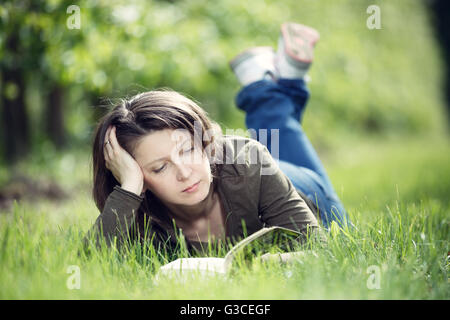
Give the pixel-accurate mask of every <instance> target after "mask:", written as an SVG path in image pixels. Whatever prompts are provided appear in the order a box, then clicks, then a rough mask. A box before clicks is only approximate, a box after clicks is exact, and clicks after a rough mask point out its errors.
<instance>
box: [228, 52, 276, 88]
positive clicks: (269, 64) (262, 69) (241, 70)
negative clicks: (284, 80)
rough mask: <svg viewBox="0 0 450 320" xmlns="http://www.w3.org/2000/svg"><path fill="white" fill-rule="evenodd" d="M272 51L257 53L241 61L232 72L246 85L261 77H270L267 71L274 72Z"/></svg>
mask: <svg viewBox="0 0 450 320" xmlns="http://www.w3.org/2000/svg"><path fill="white" fill-rule="evenodd" d="M273 57H274V54H273V52H267V54H265V53H264V54H258V55H255V56H253V57H251V58H249V59H246V60H244V61H243V62H241V63H240V64H239V65H238V66H237V67H236V68H235V69H234V73H235V75H236V77H237V78H238V80H239V82H240V83H241V84H242V85H243V86H246V85H248V84H250V83H252V82H256V81H259V80H263V79H271V77H270V76H268V72H269V73H272V74H273V75H274V74H275V67H274V65H273Z"/></svg>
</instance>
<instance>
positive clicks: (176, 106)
mask: <svg viewBox="0 0 450 320" xmlns="http://www.w3.org/2000/svg"><path fill="white" fill-rule="evenodd" d="M109 126H115V127H116V136H117V141H118V142H119V144H120V146H121V147H122V148H123V149H125V150H126V151H127V152H128V153H130V154H133V150H134V148H135V146H136V144H137V142H138V141H139V139H141V138H143V137H145V136H146V135H148V134H150V133H152V132H155V131H158V130H164V129H174V130H176V129H186V130H188V131H189V132H190V133H191V135H192V136H193V137H194V133H195V130H197V131H198V126H200V128H201V134H202V137H205V136H208V139H202V148H203V151H205V149H206V148H208V149H209V150H210V152H209V153H208V152H207V155H208V157H209V156H210V155H211V154H214V153H215V150H216V148H217V143H218V141H219V139H218V138H219V137H221V135H222V131H221V129H220V126H219V125H218V124H217V123H216V122H214V121H212V120H211V119H210V118H209V117H208V114H207V112H206V111H205V110H204V109H202V108H201V107H200V106H199V105H198V104H197V103H195V102H194V101H192V100H191V99H189V98H187V97H185V96H183V95H182V94H180V93H178V92H176V91H172V90H168V89H164V90H153V91H148V92H144V93H140V94H137V95H135V96H133V97H131V98H130V99H123V100H122V101H121V102H120V103H119V104H117V105H115V106H114V107H113V109H112V110H111V111H110V112H109V113H108V114H106V115H105V116H104V117H103V118H102V119H101V120H100V121H99V124H98V126H97V128H96V131H95V138H94V143H93V153H92V154H93V178H94V181H93V197H94V201H95V204H96V206H97V208H98V209H99V210H100V212H102V211H103V208H104V206H105V202H106V199H107V198H108V196H109V194H110V193H111V192H112V191H113V189H114V187H115V186H116V185H119V182H118V181H117V180H116V179H115V178H114V176H113V174H112V173H111V172H110V171H109V170H108V169H107V168H106V166H105V158H104V154H103V147H104V141H105V134H106V131H107V129H108V127H109ZM195 126H197V128H195ZM211 133H212V134H211ZM197 134H198V133H197ZM211 160H212V159H211V158H210V163H211V173H212V175H213V184H214V188H215V186H216V183H217V181H216V179H217V173H218V170H219V168H218V165H217V163H216V162H214V161H211ZM158 200H159V199H157V198H156V196H154V195H153V194H152V193H151V191H149V190H147V191H146V192H145V197H144V201H143V204H142V205H141V208H145V209H146V210H149V208H151V207H155V205H157V207H158V205H159V206H161V205H162V203H161V202H160V201H158ZM157 211H158V212H152V213H150V212H148V214H152V217H153V218H154V220H155V221H157V222H158V221H159V222H162V221H164V220H165V221H166V222H167V220H166V218H167V217H164V216H163V212H162V211H163V210H157Z"/></svg>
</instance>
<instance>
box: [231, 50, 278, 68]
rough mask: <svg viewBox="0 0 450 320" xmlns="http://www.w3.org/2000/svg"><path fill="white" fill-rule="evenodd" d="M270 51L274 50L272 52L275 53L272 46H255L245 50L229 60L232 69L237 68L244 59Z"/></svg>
mask: <svg viewBox="0 0 450 320" xmlns="http://www.w3.org/2000/svg"><path fill="white" fill-rule="evenodd" d="M268 51H272V53H273V54H274V55H275V50H274V49H273V48H272V47H254V48H250V49H247V50H244V51H243V52H241V53H239V54H238V55H237V56H236V57H234V58H233V59H232V60H231V61H230V62H229V65H230V68H231V70H233V71H234V69H236V67H237V66H238V65H239V64H241V63H242V62H243V61H245V60H247V59H249V58H251V57H253V56H256V55H260V54H262V53H267V52H268Z"/></svg>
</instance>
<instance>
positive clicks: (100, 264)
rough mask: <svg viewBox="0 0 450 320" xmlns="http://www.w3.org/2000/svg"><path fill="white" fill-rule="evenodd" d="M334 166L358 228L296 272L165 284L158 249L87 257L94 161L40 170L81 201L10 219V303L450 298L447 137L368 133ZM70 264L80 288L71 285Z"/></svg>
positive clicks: (5, 243)
mask: <svg viewBox="0 0 450 320" xmlns="http://www.w3.org/2000/svg"><path fill="white" fill-rule="evenodd" d="M348 141H349V142H350V139H349V140H348ZM323 159H324V162H325V165H326V167H327V169H328V171H329V174H330V176H331V179H332V181H333V182H334V185H335V187H336V190H337V191H338V194H339V195H340V196H341V198H342V200H343V202H344V204H345V205H346V208H347V210H348V211H349V214H350V216H351V218H352V220H353V222H354V223H355V225H356V226H357V228H358V230H355V231H352V232H350V231H348V230H347V231H341V232H339V231H338V230H337V229H333V230H332V231H331V232H330V233H328V234H327V237H328V244H327V245H326V246H320V245H318V244H317V245H316V244H314V243H310V245H311V246H312V248H311V249H313V251H314V254H308V255H306V256H305V257H304V258H302V259H299V260H297V261H296V262H294V263H292V264H289V265H280V264H275V263H269V264H262V263H260V262H255V263H253V264H252V265H249V266H246V267H242V268H240V269H238V270H236V271H235V272H233V273H232V274H231V275H230V276H229V277H227V278H220V277H213V278H208V279H199V278H196V277H194V278H192V279H185V280H184V282H183V284H182V285H180V283H178V282H174V280H167V281H159V282H155V281H154V275H155V273H156V271H157V269H158V268H159V266H160V265H161V262H165V261H164V259H163V258H161V257H156V256H157V254H156V253H155V252H154V251H152V250H145V251H143V250H140V249H139V248H138V247H134V248H132V250H130V251H129V252H128V254H126V255H125V254H122V255H120V254H118V253H117V251H115V250H112V249H110V250H104V251H94V252H93V254H92V255H91V256H89V257H85V256H84V255H78V254H77V253H78V248H79V247H80V245H81V239H82V237H83V236H84V234H85V232H86V231H87V230H88V229H89V228H90V226H91V225H92V224H93V222H94V220H95V218H96V217H97V216H98V211H97V209H96V208H95V206H94V203H93V201H92V199H91V198H90V189H89V172H90V169H89V158H87V157H86V156H82V155H81V156H80V155H74V156H73V158H70V157H69V156H67V155H66V156H60V157H55V158H54V160H53V162H52V163H51V165H50V164H48V166H47V167H48V169H41V171H40V172H41V174H42V172H44V173H45V171H46V170H47V171H48V172H51V173H52V174H53V176H54V177H55V178H58V179H60V180H59V181H61V183H65V185H66V187H68V188H71V189H72V190H74V191H75V190H76V192H77V195H76V196H75V197H73V198H71V199H70V200H67V201H65V202H62V203H56V204H55V203H50V202H45V201H39V202H36V203H19V204H15V206H14V207H13V208H12V209H11V210H7V211H6V212H2V213H1V214H0V246H1V251H0V299H449V298H450V294H449V293H450V292H449V280H448V279H449V274H448V266H449V258H448V257H449V256H448V252H449V216H450V215H449V213H450V210H449V196H448V194H449V191H450V166H449V163H450V145H449V142H448V139H447V138H421V139H414V140H399V139H385V140H380V139H378V140H373V141H372V140H368V139H364V140H362V139H360V138H359V140H357V141H356V142H354V143H346V145H344V144H341V145H339V146H337V147H335V148H334V149H333V150H329V151H328V152H327V153H324V154H323ZM68 164H72V166H71V167H70V168H71V169H70V170H69V169H67V167H68ZM47 167H46V168H47ZM24 170H25V169H24ZM27 170H29V172H38V169H37V168H33V167H32V166H28V167H27ZM224 253H225V250H219V253H218V254H219V255H223V254H224ZM166 258H167V257H166ZM166 262H167V261H166ZM71 266H77V268H79V269H77V270H79V272H80V273H79V274H80V278H79V279H80V288H79V289H70V283H73V282H70V281H71V279H73V274H72V273H71V272H73V270H74V269H71V268H73V267H71ZM68 281H69V286H68Z"/></svg>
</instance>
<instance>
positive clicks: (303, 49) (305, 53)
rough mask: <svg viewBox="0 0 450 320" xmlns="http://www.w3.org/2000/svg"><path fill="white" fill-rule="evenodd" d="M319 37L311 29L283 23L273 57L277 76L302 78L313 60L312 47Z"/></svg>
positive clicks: (291, 23) (315, 31) (296, 24)
mask: <svg viewBox="0 0 450 320" xmlns="http://www.w3.org/2000/svg"><path fill="white" fill-rule="evenodd" d="M319 37H320V36H319V32H317V30H315V29H313V28H311V27H307V26H304V25H302V24H298V23H293V22H286V23H283V24H282V25H281V32H280V37H279V39H278V50H277V53H276V57H275V67H276V70H277V72H276V74H277V76H278V77H279V78H287V79H295V78H303V77H304V76H305V75H306V72H307V71H308V69H309V67H310V66H311V63H312V61H313V59H314V46H315V44H316V42H317V41H318V40H319Z"/></svg>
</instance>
